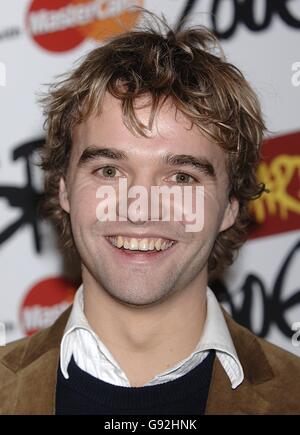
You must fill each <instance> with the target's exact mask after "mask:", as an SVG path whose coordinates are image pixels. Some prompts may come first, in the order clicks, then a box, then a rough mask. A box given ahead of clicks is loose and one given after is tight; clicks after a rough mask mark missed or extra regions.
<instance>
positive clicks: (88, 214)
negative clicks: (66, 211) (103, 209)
mask: <svg viewBox="0 0 300 435" xmlns="http://www.w3.org/2000/svg"><path fill="white" fill-rule="evenodd" d="M96 192H97V186H96V185H93V184H92V183H91V182H90V181H89V182H88V181H85V180H82V181H80V182H76V181H75V182H74V183H73V186H72V190H71V195H70V217H71V222H72V226H73V227H74V226H75V227H76V226H88V225H89V224H91V223H94V222H95V221H96V220H97V216H96V208H97V205H98V202H99V200H98V199H97V197H96Z"/></svg>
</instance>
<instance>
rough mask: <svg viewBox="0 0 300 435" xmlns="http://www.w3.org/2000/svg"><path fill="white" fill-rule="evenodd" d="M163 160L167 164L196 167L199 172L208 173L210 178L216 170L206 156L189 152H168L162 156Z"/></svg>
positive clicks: (214, 176)
mask: <svg viewBox="0 0 300 435" xmlns="http://www.w3.org/2000/svg"><path fill="white" fill-rule="evenodd" d="M163 161H164V162H165V163H166V164H167V165H169V166H174V167H178V166H188V167H191V168H192V169H196V170H197V171H198V172H200V173H201V174H203V173H204V174H205V175H208V176H209V177H211V178H214V179H215V178H216V171H215V169H214V167H213V165H212V163H210V162H209V160H207V158H206V157H195V156H191V155H189V154H172V153H168V154H166V155H165V156H163Z"/></svg>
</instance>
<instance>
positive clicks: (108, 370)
mask: <svg viewBox="0 0 300 435" xmlns="http://www.w3.org/2000/svg"><path fill="white" fill-rule="evenodd" d="M83 291H84V290H83V286H81V287H80V288H79V289H78V290H77V292H76V295H75V298H74V304H73V307H72V311H71V314H70V317H69V320H68V322H67V325H66V328H65V331H64V335H63V339H62V342H61V347H60V367H61V371H62V373H63V375H64V377H65V378H66V379H68V378H69V375H68V365H69V362H70V360H71V358H72V355H73V357H74V360H75V362H76V364H77V365H78V366H79V367H80V368H81V369H82V370H84V371H85V372H87V373H89V374H90V375H92V376H94V377H95V378H97V379H100V380H102V381H105V382H108V383H110V384H114V385H118V386H123V387H130V383H129V380H128V378H127V376H126V374H125V373H124V371H123V370H122V369H121V367H120V366H119V364H118V363H117V362H116V360H115V359H114V357H113V356H112V354H111V353H110V351H109V350H108V349H107V347H106V346H105V345H104V343H103V342H102V341H101V340H100V338H99V337H98V336H97V335H96V333H95V332H94V331H93V330H92V329H91V327H90V325H89V323H88V321H87V318H86V316H85V314H84V311H83V309H84V307H83ZM212 349H214V350H215V351H216V357H217V358H218V359H219V360H220V363H221V364H222V367H223V368H224V370H225V372H226V373H227V375H228V377H229V379H230V382H231V386H232V388H233V389H234V388H236V387H237V386H238V385H240V384H241V383H242V382H243V379H244V373H243V368H242V366H241V363H240V361H239V358H238V356H237V353H236V350H235V347H234V344H233V342H232V339H231V336H230V332H229V330H228V327H227V324H226V321H225V319H224V315H223V313H222V310H221V308H220V305H219V303H218V301H217V299H216V297H215V295H214V293H213V292H212V290H211V289H210V288H209V287H208V288H207V316H206V320H205V323H204V327H203V331H202V335H201V338H200V340H199V342H198V344H197V346H196V349H195V350H194V351H193V352H192V353H191V355H190V356H188V357H187V358H185V359H184V360H182V361H180V362H179V363H177V364H175V365H174V366H173V367H171V368H170V369H168V370H166V371H164V372H162V373H159V374H158V375H156V376H155V377H154V378H153V379H151V380H150V381H149V382H148V383H147V384H146V385H147V386H148V385H155V384H162V383H164V382H169V381H173V380H175V379H177V378H179V377H180V376H183V375H185V374H186V373H188V372H189V371H190V370H192V369H193V368H195V367H196V366H197V365H198V364H200V363H201V362H202V361H203V360H204V359H205V358H206V357H207V355H208V352H209V350H212Z"/></svg>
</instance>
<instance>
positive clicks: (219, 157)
mask: <svg viewBox="0 0 300 435" xmlns="http://www.w3.org/2000/svg"><path fill="white" fill-rule="evenodd" d="M146 103H149V99H146V98H143V99H142V98H140V99H139V101H137V102H136V114H137V117H138V120H139V121H140V122H142V123H143V124H145V125H148V121H149V116H150V113H151V107H150V106H149V105H148V104H147V105H146ZM143 106H144V107H143ZM73 144H74V145H75V148H76V150H75V151H76V154H77V153H82V151H83V150H84V149H85V148H87V147H88V146H91V145H94V146H107V147H110V146H111V147H114V148H118V149H120V150H122V151H125V152H127V153H128V154H129V155H130V154H132V155H135V156H138V155H140V156H143V155H144V156H145V157H146V158H147V159H148V158H149V156H151V158H155V157H156V156H157V157H158V156H159V155H160V154H162V153H165V152H172V153H176V154H194V155H198V156H206V157H209V158H210V160H211V161H213V162H215V163H218V162H221V161H224V157H225V153H224V151H223V150H222V149H221V148H220V147H219V146H217V145H216V144H214V143H213V142H212V141H211V140H210V139H209V138H208V137H206V136H204V134H203V133H202V132H201V130H200V129H199V127H198V126H196V125H193V126H192V124H191V121H190V120H189V119H188V118H187V117H186V116H184V115H183V113H182V112H180V111H179V110H176V108H175V106H174V104H173V103H172V101H171V100H170V99H169V100H167V101H166V102H165V103H164V104H163V105H162V106H161V107H160V109H159V111H158V112H157V113H156V116H155V118H154V122H153V126H152V130H151V131H150V130H148V131H147V137H143V136H141V135H135V134H134V133H133V132H132V131H130V130H129V129H128V128H127V127H126V125H125V123H124V121H123V113H122V107H121V101H120V100H118V99H116V98H114V97H112V96H111V95H110V94H109V93H106V95H105V97H104V100H103V105H102V108H101V113H100V114H99V115H91V116H90V117H89V118H88V119H86V120H85V121H84V122H83V123H81V124H80V125H77V126H76V127H75V128H74V130H73Z"/></svg>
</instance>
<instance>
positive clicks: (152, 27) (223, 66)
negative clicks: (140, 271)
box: [41, 17, 265, 272]
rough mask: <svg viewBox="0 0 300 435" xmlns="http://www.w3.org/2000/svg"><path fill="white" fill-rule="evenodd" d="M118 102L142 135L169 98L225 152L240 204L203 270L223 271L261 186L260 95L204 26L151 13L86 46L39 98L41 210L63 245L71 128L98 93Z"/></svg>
mask: <svg viewBox="0 0 300 435" xmlns="http://www.w3.org/2000/svg"><path fill="white" fill-rule="evenodd" d="M106 92H109V93H110V94H111V95H112V96H114V97H115V98H118V99H119V100H121V104H122V111H123V119H124V123H125V125H126V126H127V128H129V129H130V131H132V132H134V134H139V135H143V136H146V134H147V130H148V129H151V128H152V124H153V121H154V118H155V114H156V112H157V110H159V107H160V105H161V104H163V103H164V101H165V100H166V99H167V98H171V99H172V101H173V102H174V104H175V107H176V109H177V110H179V111H181V112H182V113H183V114H184V115H185V116H186V117H187V118H188V119H189V120H190V121H191V122H192V125H194V124H195V125H197V126H198V127H199V128H200V129H201V131H202V132H203V133H204V134H205V135H207V136H208V137H209V138H210V139H211V140H212V141H213V142H214V143H216V144H218V145H219V146H220V147H222V148H223V149H224V150H225V152H226V167H227V171H228V175H229V183H230V196H229V198H232V197H235V198H237V200H238V202H239V214H238V216H237V219H236V222H235V224H234V225H233V226H232V227H231V228H229V229H227V230H225V231H223V232H221V233H220V234H219V235H218V237H217V238H216V240H215V243H214V247H213V250H212V252H211V255H210V258H209V263H208V268H209V271H210V272H211V271H214V270H216V269H222V268H223V267H224V266H225V265H229V264H231V263H232V261H233V258H234V256H233V254H234V252H235V250H237V249H238V248H239V247H240V246H241V245H242V243H243V242H244V241H245V238H246V235H247V228H248V225H249V221H250V220H249V207H248V205H249V201H250V200H253V199H255V198H258V197H259V196H260V195H261V194H262V192H263V191H264V190H265V186H264V184H262V183H260V182H259V181H258V179H257V176H256V170H257V166H258V163H259V160H260V148H261V143H262V140H263V135H264V132H265V125H264V121H263V118H262V114H261V109H260V104H259V102H258V99H257V97H256V95H255V93H254V91H253V90H252V88H251V87H250V85H249V83H248V82H247V80H246V79H245V77H244V76H243V74H242V73H241V71H240V70H239V69H238V68H237V67H235V66H234V65H232V64H231V63H229V62H228V61H227V60H226V58H225V56H224V53H223V51H222V49H221V47H220V46H219V44H218V41H217V39H216V37H215V36H214V35H213V34H212V33H211V32H210V31H209V30H208V29H207V28H205V27H203V26H194V27H189V28H185V29H183V30H174V29H172V28H170V27H169V26H168V24H167V23H166V22H165V20H160V19H157V17H154V18H153V17H152V20H151V22H148V23H147V24H146V25H145V24H144V26H143V27H136V28H134V29H133V30H130V31H125V32H124V33H122V34H121V35H118V36H115V37H113V38H111V39H109V40H107V41H106V42H105V43H104V44H103V45H101V46H100V47H97V48H96V49H94V50H92V51H91V52H90V53H88V55H87V56H86V57H85V58H84V59H83V60H82V61H81V63H80V64H79V65H78V66H77V67H76V68H75V69H74V70H73V71H71V72H70V73H68V74H67V75H66V76H64V77H63V78H61V79H60V80H59V81H57V82H56V83H54V84H52V85H51V86H50V89H49V91H48V93H47V94H46V95H45V96H44V97H43V98H42V103H43V105H44V108H45V115H46V122H45V126H46V129H47V139H46V143H45V146H44V148H43V149H42V162H41V166H42V168H43V170H44V171H45V194H44V199H43V204H42V212H43V215H44V216H46V217H48V218H51V219H52V220H53V221H54V223H55V224H56V226H57V228H58V230H59V233H60V236H61V239H62V240H63V245H64V247H73V248H74V241H73V237H72V230H71V225H70V218H69V214H68V213H66V212H65V211H64V210H63V209H62V208H61V207H60V204H59V198H58V190H59V180H60V178H61V177H63V176H64V175H65V173H66V170H67V168H68V163H69V156H70V150H71V146H72V129H73V127H74V126H75V125H78V124H79V123H81V122H83V121H84V120H85V119H86V118H87V117H88V116H89V115H91V114H92V113H97V114H100V113H101V104H102V101H103V97H104V94H105V93H106ZM142 96H150V97H151V98H150V100H149V101H150V102H149V104H150V105H151V116H150V119H149V124H148V125H144V124H143V123H141V121H140V120H139V119H138V117H137V116H136V111H135V105H134V103H135V100H136V99H137V98H139V97H142Z"/></svg>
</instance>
